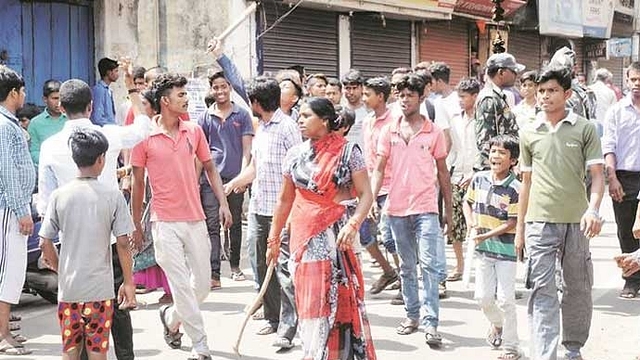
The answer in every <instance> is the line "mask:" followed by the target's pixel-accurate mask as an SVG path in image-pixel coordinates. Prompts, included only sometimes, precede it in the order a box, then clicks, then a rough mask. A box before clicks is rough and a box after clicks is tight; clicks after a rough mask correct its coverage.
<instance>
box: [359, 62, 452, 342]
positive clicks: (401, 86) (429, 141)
mask: <svg viewBox="0 0 640 360" xmlns="http://www.w3.org/2000/svg"><path fill="white" fill-rule="evenodd" d="M424 87H425V83H424V81H423V80H422V78H421V77H420V76H418V75H415V74H410V75H406V76H404V77H403V78H402V79H401V80H400V81H399V82H398V83H397V85H396V88H397V90H398V100H399V101H400V108H401V109H402V114H403V115H402V116H401V117H400V118H399V119H398V120H394V121H393V122H392V123H391V124H389V126H387V127H385V128H384V129H383V131H382V133H381V134H380V139H379V141H378V162H377V165H376V169H375V171H374V173H373V177H372V185H371V186H372V188H373V194H374V195H376V196H377V194H378V193H379V192H380V189H381V188H382V184H383V179H384V176H385V170H386V168H387V164H389V165H390V166H391V168H390V170H391V180H392V181H391V182H390V183H389V194H388V196H387V202H386V204H385V207H384V209H383V211H384V212H385V213H386V214H387V216H388V218H389V225H390V227H391V232H392V233H393V238H394V239H395V240H396V247H397V250H398V255H399V256H400V278H401V279H402V297H403V298H404V302H405V310H406V313H407V318H406V319H405V320H404V321H402V323H400V326H399V327H398V328H397V329H396V332H397V333H398V334H399V335H408V334H411V333H413V332H414V331H416V330H417V329H418V326H419V325H420V306H421V304H420V297H419V296H418V275H417V271H416V263H417V262H418V261H419V264H420V268H421V270H422V285H423V290H422V306H423V307H424V308H425V310H426V316H425V317H424V318H423V319H422V323H423V325H424V326H425V327H426V341H427V344H428V345H429V346H433V347H439V346H440V345H441V344H442V337H441V336H440V334H439V333H438V330H437V328H438V317H439V306H440V304H439V301H440V300H439V298H438V283H439V282H441V281H443V280H444V278H443V276H442V274H443V270H444V268H445V266H446V259H445V258H444V256H443V255H444V253H445V252H444V239H443V231H442V229H441V228H440V222H439V220H438V187H437V186H436V181H437V184H438V185H439V187H440V190H441V191H442V194H443V198H444V204H445V214H444V220H445V223H446V225H445V232H446V231H448V228H449V227H450V225H451V216H452V215H451V182H450V179H449V171H448V170H447V165H446V162H445V159H446V157H447V143H446V141H445V137H444V134H443V132H442V130H440V128H438V126H437V125H435V124H434V123H432V122H431V121H428V120H427V119H426V118H425V117H424V116H423V115H421V114H420V103H422V101H423V100H424V95H423V93H424ZM436 174H437V175H436Z"/></svg>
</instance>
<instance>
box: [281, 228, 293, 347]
mask: <svg viewBox="0 0 640 360" xmlns="http://www.w3.org/2000/svg"><path fill="white" fill-rule="evenodd" d="M290 257H291V254H290V252H289V233H288V232H287V231H286V230H284V231H283V232H282V235H281V236H280V256H279V257H278V267H277V275H278V281H279V282H280V287H281V290H280V302H281V306H280V325H279V326H278V336H280V337H283V338H286V339H288V340H289V341H293V337H294V336H296V332H297V330H298V312H297V310H296V302H295V288H294V287H293V279H292V278H291V272H290V271H289V258H290Z"/></svg>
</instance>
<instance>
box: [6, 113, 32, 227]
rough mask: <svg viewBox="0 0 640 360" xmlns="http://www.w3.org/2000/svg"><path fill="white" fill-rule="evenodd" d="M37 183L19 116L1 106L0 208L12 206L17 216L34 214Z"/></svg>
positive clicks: (11, 208)
mask: <svg viewBox="0 0 640 360" xmlns="http://www.w3.org/2000/svg"><path fill="white" fill-rule="evenodd" d="M35 186H36V171H35V167H34V166H33V161H31V154H29V146H28V145H27V137H26V135H25V133H24V131H23V130H22V129H21V128H20V126H19V125H18V118H17V117H15V115H13V114H12V113H11V112H10V111H9V110H7V109H6V108H4V107H3V106H0V209H10V210H11V211H13V212H14V214H15V215H16V217H17V218H18V219H19V218H21V217H24V216H27V215H29V214H31V194H32V193H33V189H34V188H35Z"/></svg>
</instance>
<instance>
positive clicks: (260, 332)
mask: <svg viewBox="0 0 640 360" xmlns="http://www.w3.org/2000/svg"><path fill="white" fill-rule="evenodd" d="M277 331H278V329H277V328H274V327H273V326H271V324H267V325H265V326H263V327H262V328H260V330H258V332H257V333H256V334H257V335H271V334H275V333H276V332H277Z"/></svg>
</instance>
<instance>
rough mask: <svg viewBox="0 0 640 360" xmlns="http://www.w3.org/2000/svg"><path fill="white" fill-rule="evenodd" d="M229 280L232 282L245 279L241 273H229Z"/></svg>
mask: <svg viewBox="0 0 640 360" xmlns="http://www.w3.org/2000/svg"><path fill="white" fill-rule="evenodd" d="M231 279H232V280H233V281H245V280H246V278H245V276H244V274H243V273H242V271H237V272H233V273H231Z"/></svg>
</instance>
